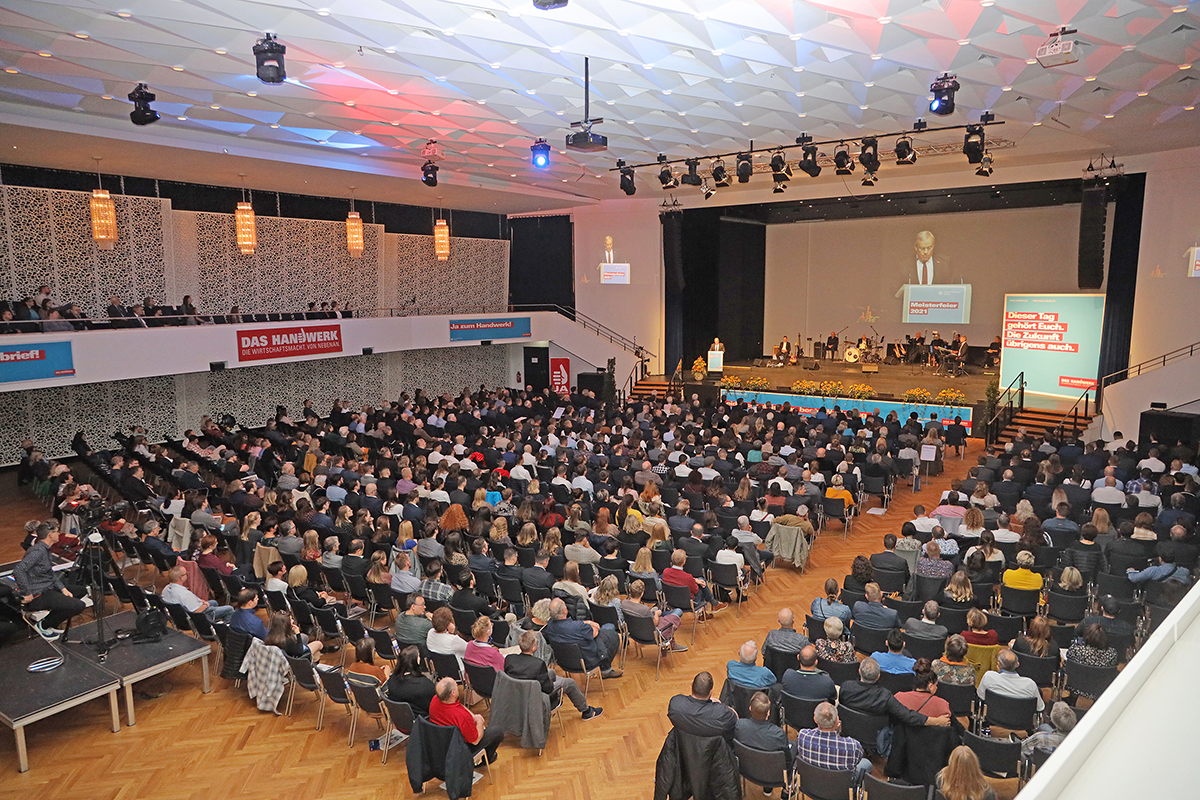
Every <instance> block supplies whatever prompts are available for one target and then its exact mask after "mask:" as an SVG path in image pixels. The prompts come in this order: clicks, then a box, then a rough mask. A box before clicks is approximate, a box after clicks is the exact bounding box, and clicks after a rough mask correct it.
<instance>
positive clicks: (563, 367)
mask: <svg viewBox="0 0 1200 800" xmlns="http://www.w3.org/2000/svg"><path fill="white" fill-rule="evenodd" d="M550 391H552V392H554V393H555V394H566V393H568V392H570V391H571V359H569V358H552V359H550Z"/></svg>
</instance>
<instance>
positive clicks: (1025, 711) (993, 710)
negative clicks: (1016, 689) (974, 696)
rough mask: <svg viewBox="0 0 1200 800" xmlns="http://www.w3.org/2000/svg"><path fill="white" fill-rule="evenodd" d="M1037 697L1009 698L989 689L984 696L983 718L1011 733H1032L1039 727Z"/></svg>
mask: <svg viewBox="0 0 1200 800" xmlns="http://www.w3.org/2000/svg"><path fill="white" fill-rule="evenodd" d="M1037 713H1038V710H1037V698H1036V697H1009V696H1008V695H1004V694H999V693H997V692H993V691H992V690H991V689H988V690H987V691H986V692H984V694H983V718H984V719H985V720H986V721H987V723H988V724H989V725H999V726H1000V727H1001V728H1004V729H1006V730H1010V731H1032V730H1033V729H1034V728H1036V727H1037V725H1036V724H1035V722H1034V717H1036V716H1037Z"/></svg>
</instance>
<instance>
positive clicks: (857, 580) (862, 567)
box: [842, 556, 875, 592]
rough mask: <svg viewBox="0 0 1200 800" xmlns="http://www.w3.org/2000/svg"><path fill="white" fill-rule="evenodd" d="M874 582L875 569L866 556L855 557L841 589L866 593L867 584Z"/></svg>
mask: <svg viewBox="0 0 1200 800" xmlns="http://www.w3.org/2000/svg"><path fill="white" fill-rule="evenodd" d="M874 582H875V567H873V566H871V559H869V558H867V557H866V556H855V557H854V561H853V562H852V563H851V564H850V574H849V575H847V576H846V578H845V580H843V581H842V588H843V589H849V590H850V591H852V592H866V591H867V584H868V583H874Z"/></svg>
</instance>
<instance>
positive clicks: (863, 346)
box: [857, 334, 871, 352]
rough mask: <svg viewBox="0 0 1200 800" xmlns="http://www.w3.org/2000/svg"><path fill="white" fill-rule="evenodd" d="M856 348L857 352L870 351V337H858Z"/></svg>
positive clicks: (864, 335)
mask: <svg viewBox="0 0 1200 800" xmlns="http://www.w3.org/2000/svg"><path fill="white" fill-rule="evenodd" d="M857 347H858V350H859V352H866V351H867V350H870V349H871V339H870V337H868V336H867V335H866V334H863V335H862V336H860V337H858V345H857Z"/></svg>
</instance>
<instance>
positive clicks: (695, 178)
mask: <svg viewBox="0 0 1200 800" xmlns="http://www.w3.org/2000/svg"><path fill="white" fill-rule="evenodd" d="M683 163H684V164H687V170H688V171H687V175H682V176H680V178H679V182H680V183H682V184H685V185H687V186H699V185H700V184H701V180H700V173H699V172H697V170H699V169H700V159H698V158H689V159H687V160H686V161H684V162H683Z"/></svg>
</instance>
